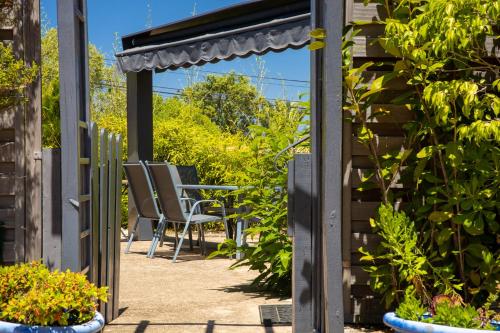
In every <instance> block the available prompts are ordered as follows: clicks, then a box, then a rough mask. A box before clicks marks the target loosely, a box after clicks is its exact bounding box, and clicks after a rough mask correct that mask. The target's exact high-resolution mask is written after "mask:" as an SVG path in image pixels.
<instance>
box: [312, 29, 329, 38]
mask: <svg viewBox="0 0 500 333" xmlns="http://www.w3.org/2000/svg"><path fill="white" fill-rule="evenodd" d="M309 36H311V37H312V38H317V39H325V38H326V30H325V29H323V28H316V29H314V30H312V31H311V32H310V33H309Z"/></svg>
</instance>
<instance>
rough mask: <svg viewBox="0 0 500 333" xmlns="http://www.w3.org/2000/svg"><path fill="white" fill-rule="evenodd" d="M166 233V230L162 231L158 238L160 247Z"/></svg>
mask: <svg viewBox="0 0 500 333" xmlns="http://www.w3.org/2000/svg"><path fill="white" fill-rule="evenodd" d="M166 233H167V228H164V229H163V232H162V233H161V238H160V247H162V246H163V240H164V239H165V234H166Z"/></svg>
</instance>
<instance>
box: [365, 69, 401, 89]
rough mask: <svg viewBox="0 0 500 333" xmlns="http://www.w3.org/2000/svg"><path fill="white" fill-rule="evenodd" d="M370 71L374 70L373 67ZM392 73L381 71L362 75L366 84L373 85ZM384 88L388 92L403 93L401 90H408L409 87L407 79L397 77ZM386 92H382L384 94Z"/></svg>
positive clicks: (366, 72) (367, 72)
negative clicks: (378, 79) (377, 80)
mask: <svg viewBox="0 0 500 333" xmlns="http://www.w3.org/2000/svg"><path fill="white" fill-rule="evenodd" d="M369 69H374V68H373V67H371V68H369ZM389 73H391V72H388V71H379V70H366V71H364V72H363V73H362V75H361V76H362V77H363V78H364V79H365V80H366V81H365V82H367V83H369V84H370V83H372V82H373V81H374V80H376V79H377V78H379V77H381V76H383V75H385V74H389ZM384 88H386V89H387V90H396V91H401V90H408V88H409V86H408V85H407V84H406V79H404V78H402V77H397V78H394V79H392V80H390V81H388V82H387V83H386V84H385V85H384ZM383 93H384V92H382V94H383Z"/></svg>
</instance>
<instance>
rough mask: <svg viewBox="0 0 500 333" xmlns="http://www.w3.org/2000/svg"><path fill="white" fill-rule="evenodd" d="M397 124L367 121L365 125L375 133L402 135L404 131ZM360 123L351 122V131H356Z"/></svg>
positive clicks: (393, 135)
mask: <svg viewBox="0 0 500 333" xmlns="http://www.w3.org/2000/svg"><path fill="white" fill-rule="evenodd" d="M398 125H399V124H390V123H368V124H367V127H368V128H369V129H370V130H371V131H372V132H373V133H376V134H377V135H380V136H392V137H404V136H405V134H406V133H405V131H404V129H403V127H402V126H398ZM361 127H362V125H361V124H359V123H355V124H352V132H353V133H358V132H359V130H360V129H361Z"/></svg>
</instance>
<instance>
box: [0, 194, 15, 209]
mask: <svg viewBox="0 0 500 333" xmlns="http://www.w3.org/2000/svg"><path fill="white" fill-rule="evenodd" d="M14 200H15V197H14V196H13V195H0V208H14Z"/></svg>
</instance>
